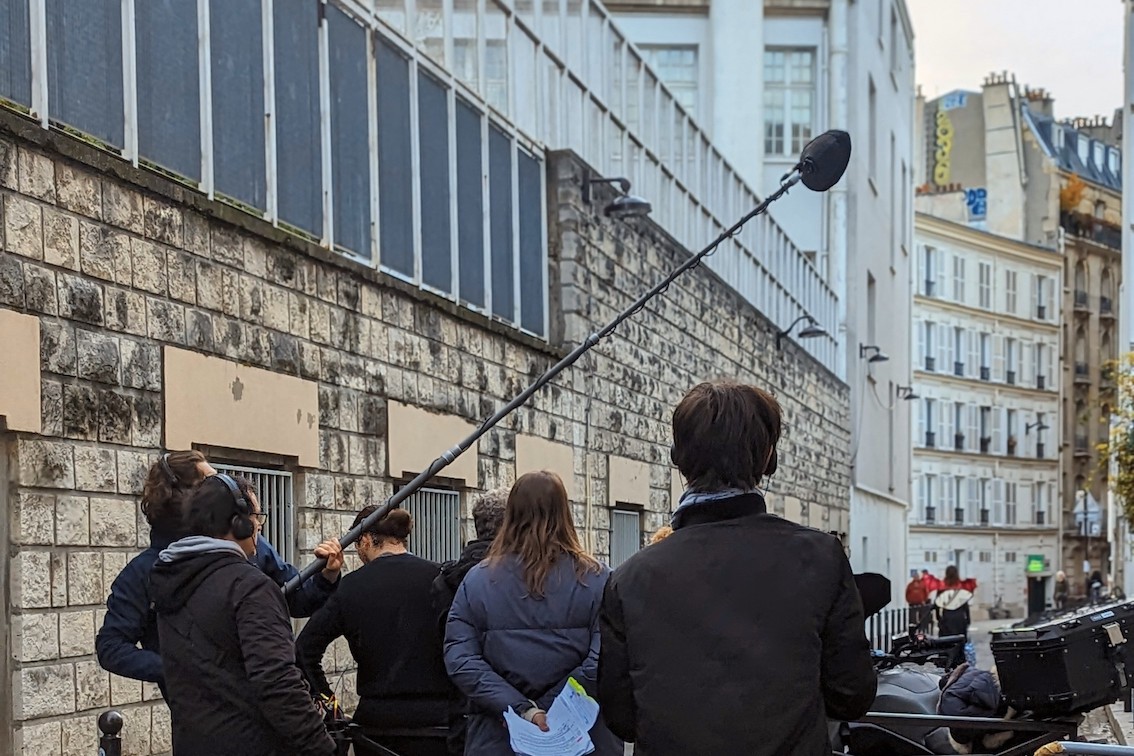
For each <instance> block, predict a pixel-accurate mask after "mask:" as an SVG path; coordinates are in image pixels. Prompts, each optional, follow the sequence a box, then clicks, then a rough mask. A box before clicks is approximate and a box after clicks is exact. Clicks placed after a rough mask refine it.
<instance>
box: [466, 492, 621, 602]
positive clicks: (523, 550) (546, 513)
mask: <svg viewBox="0 0 1134 756" xmlns="http://www.w3.org/2000/svg"><path fill="white" fill-rule="evenodd" d="M509 554H515V555H516V556H517V557H518V558H519V560H520V566H521V568H522V570H523V573H524V582H525V583H526V584H527V587H528V592H529V593H530V594H531V595H532V596H533V597H535V598H542V597H543V589H544V584H545V583H546V582H547V575H548V573H550V572H551V568H552V567H554V566H555V562H556V561H557V560H558V559H559V557H560V556H563V555H564V554H566V555H567V556H569V557H571V559H572V560H573V561H574V562H575V575H576V577H578V578H579V580H580V581H581V580H582V578H583V576H584V575H586V574H587V573H591V574H595V575H597V574H598V573H599V572H601V571H602V567H601V566H600V565H599V563H598V561H597V560H595V558H594V557H592V556H591V555H590V554H588V553H587V552H586V551H584V550H583V546H582V544H580V543H579V535H578V534H577V533H576V532H575V523H574V522H573V521H572V519H571V506H570V505H569V504H568V502H567V489H566V488H564V487H563V481H562V480H561V479H560V478H559V476H558V475H556V474H555V473H553V472H549V471H547V470H541V471H540V472H530V473H526V474H524V475H521V476H520V479H519V480H517V481H516V484H515V485H514V486H512V490H511V491H510V492H509V493H508V503H507V505H506V506H505V508H504V522H503V523H502V524H501V525H500V532H499V533H497V534H496V540H495V541H493V543H492V548H491V549H489V551H488V557H487V558H486V559H485V561H486V562H487V563H488V564H497V563H499V561H500V560H501V558H503V557H504V556H507V555H509Z"/></svg>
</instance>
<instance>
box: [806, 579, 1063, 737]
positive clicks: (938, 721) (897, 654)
mask: <svg viewBox="0 0 1134 756" xmlns="http://www.w3.org/2000/svg"><path fill="white" fill-rule="evenodd" d="M855 580H856V583H858V586H859V591H860V593H861V594H862V597H863V605H864V607H865V608H866V612H867V616H868V617H869V616H871V615H873V614H875V613H877V612H879V611H881V609H882V608H884V607H885V605H886V604H887V603H889V598H888V584H889V581H885V579H884V578H882V577H881V576H879V575H856V576H855ZM882 581H885V585H886V587H887V591H886V593H885V594H883V593H882V590H881V589H882V587H883V584H882ZM923 622H924V619H923ZM965 643H966V638H965V636H963V635H953V636H943V637H939V638H935V637H932V636H930V635H928V634H927V633H926V632H925V629H924V627H922V626H917V625H911V626H910V628H909V630H908V632H907V633H905V634H901V635H896V636H893V637H892V638H891V645H890V650H889V652H885V651H881V650H879V651H875V652H874V668H875V671H876V673H877V674H878V693H877V694H876V696H875V700H874V705H873V706H872V708H871V711H870V713H868V714H867V715H866V716H865V717H863V718H862V719H860V720H858V721H856V722H829V724H828V730H829V736H830V739H831V745H832V751H833V753H835V754H850V755H851V756H934V755H936V754H956V753H958V751H957V750H956V748H954V744H953V742H952V741H951V740H950V738H949V729H950V728H951V727H952V728H962V729H966V730H977V731H981V732H985V733H997V732H1011V733H1012V734H1013V736H1012V738H1011V739H1010V740H1009V741H1008V743H1005V744H1004V745H1003V746H1002V747H1001V749H1000V750H999V751H997V752H996V756H1025V755H1026V756H1031V755H1032V754H1033V753H1035V751H1036V749H1037V748H1039V747H1040V746H1042V745H1044V744H1046V743H1051V742H1053V741H1059V740H1063V739H1066V740H1074V739H1075V738H1076V737H1077V735H1078V727H1079V723H1080V722H1081V721H1082V717H1071V718H1064V719H1052V720H1033V719H1028V718H1026V717H1023V718H1019V719H996V718H981V717H947V716H942V715H939V714H938V713H937V703H938V700H939V699H940V696H941V682H942V677H943V676H944V675H946V674H948V672H949V671H951V670H952V668H953V666H954V665H955V664H956V663H957V662H958V661H959V660H960V659H963V649H964V645H965ZM1079 752H1080V753H1083V751H1079Z"/></svg>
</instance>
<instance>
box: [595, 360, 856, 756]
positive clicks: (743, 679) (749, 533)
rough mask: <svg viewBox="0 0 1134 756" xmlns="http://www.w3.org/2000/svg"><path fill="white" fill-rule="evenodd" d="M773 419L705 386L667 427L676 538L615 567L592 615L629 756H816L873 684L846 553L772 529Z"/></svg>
mask: <svg viewBox="0 0 1134 756" xmlns="http://www.w3.org/2000/svg"><path fill="white" fill-rule="evenodd" d="M779 437H780V407H779V404H778V403H777V402H776V400H775V399H774V398H773V397H772V396H771V395H770V394H767V393H766V392H764V391H761V390H760V389H757V388H754V387H752V386H744V385H740V384H736V383H731V382H716V383H703V384H701V385H699V386H696V387H695V388H693V389H692V390H691V391H690V392H689V393H688V394H687V395H686V396H685V398H684V399H683V400H682V401H681V403H680V404H679V405H678V407H677V409H676V410H675V412H674V416H673V438H674V445H673V449H672V457H673V461H674V463H675V464H676V465H677V467H678V469H679V470H680V471H681V474H682V475H683V476H684V477H685V479H686V481H687V482H688V490H687V491H686V492H685V494H684V495H683V496H682V497H681V502H680V505H679V506H678V508H677V511H676V512H675V513H674V515H673V528H674V533H673V535H671V536H670V537H669V538H666V539H665V540H664V541H661V542H660V543H657V544H655V545H653V546H650V547H649V548H647V549H644V550H642V551H641V552H639V553H638V554H636V555H634V556H633V557H631V558H630V559H629V560H627V561H626V562H625V563H624V564H623V565H622V566H620V567H619V568H618V569H617V570H616V571H615V572H614V575H613V576H612V577H611V579H610V582H609V583H608V584H607V587H606V593H605V595H604V597H603V603H602V611H601V614H600V623H601V632H602V653H601V654H600V656H599V680H598V682H599V701H600V705H601V707H602V709H601V710H602V715H603V717H604V718H605V720H606V722H607V724H608V725H609V727H610V729H611V731H613V732H614V734H615V735H617V736H618V737H620V738H623V739H624V740H627V741H635V742H636V746H635V753H637V754H638V756H662V755H666V754H673V755H674V756H691V755H696V754H713V755H714V756H717V755H720V756H729V755H733V754H735V755H736V756H764V755H765V754H766V755H767V756H779V755H780V754H788V753H790V754H797V755H800V756H828V755H829V754H830V753H831V748H830V744H829V741H828V736H827V726H826V721H825V720H826V718H827V717H831V718H833V719H844V720H849V719H856V718H858V717H860V716H861V715H863V714H865V713H866V711H867V710H868V709H869V707H870V704H871V702H872V701H873V700H874V694H875V690H876V685H877V682H876V678H875V674H874V670H873V668H872V665H871V659H870V646H869V643H868V642H867V639H866V634H865V630H864V621H863V610H862V603H861V601H860V598H859V594H858V590H857V588H856V587H855V582H854V578H853V575H852V573H851V568H850V564H849V563H848V562H847V558H846V555H845V554H844V552H843V549H842V545H841V544H840V543H839V541H838V540H837V539H835V538H833V537H832V536H830V535H828V534H826V533H822V532H820V531H818V530H812V529H811V528H806V527H803V526H800V525H796V524H794V523H792V522H789V521H788V520H785V519H782V518H780V517H777V516H775V515H772V514H768V512H767V508H766V505H765V503H764V498H763V496H761V494H760V493H759V492H758V491H757V490H756V485H757V483H758V482H759V481H760V479H761V478H762V477H764V476H766V475H771V474H772V473H773V472H775V469H776V443H777V441H778V440H779Z"/></svg>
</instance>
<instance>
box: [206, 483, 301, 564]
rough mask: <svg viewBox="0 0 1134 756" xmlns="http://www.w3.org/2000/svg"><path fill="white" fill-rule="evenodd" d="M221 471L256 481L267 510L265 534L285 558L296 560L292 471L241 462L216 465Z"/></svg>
mask: <svg viewBox="0 0 1134 756" xmlns="http://www.w3.org/2000/svg"><path fill="white" fill-rule="evenodd" d="M213 466H214V467H215V468H216V470H217V472H221V473H225V474H226V475H241V476H243V477H245V478H248V480H250V481H252V483H253V485H255V486H256V491H257V492H258V495H259V498H260V510H261V511H262V512H267V514H268V521H267V522H265V523H264V531H263V534H264V538H266V539H268V543H270V544H272V546H274V547H275V549H276V551H278V552H279V553H280V556H281V557H283V559H284V561H285V562H287V563H288V564H294V563H295V552H296V538H295V499H294V497H293V487H292V483H293V481H292V475H291V473H289V472H286V471H282V470H264V469H262V468H258V467H240V466H238V465H213Z"/></svg>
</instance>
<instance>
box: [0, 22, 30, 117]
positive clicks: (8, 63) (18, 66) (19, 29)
mask: <svg viewBox="0 0 1134 756" xmlns="http://www.w3.org/2000/svg"><path fill="white" fill-rule="evenodd" d="M28 18H29V17H28V0H0V97H6V98H7V99H9V100H12V101H13V102H18V103H20V104H21V105H27V106H28V107H31V42H30V32H29V20H28Z"/></svg>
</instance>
